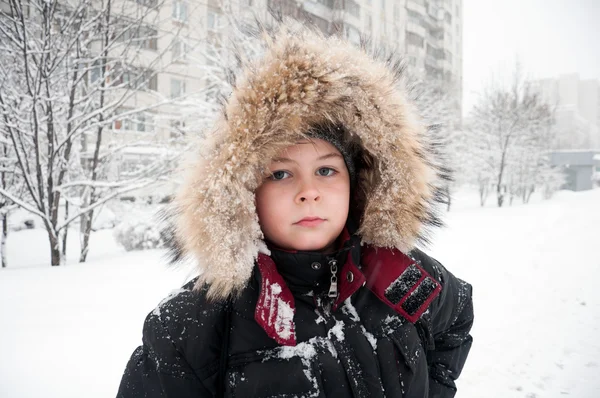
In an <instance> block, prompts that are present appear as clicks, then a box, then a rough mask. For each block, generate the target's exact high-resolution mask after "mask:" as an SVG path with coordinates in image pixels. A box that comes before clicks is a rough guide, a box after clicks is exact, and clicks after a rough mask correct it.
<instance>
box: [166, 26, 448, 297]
mask: <svg viewBox="0 0 600 398" xmlns="http://www.w3.org/2000/svg"><path fill="white" fill-rule="evenodd" d="M258 35H259V36H260V38H261V40H262V41H263V46H264V53H263V56H262V57H261V58H260V59H258V60H254V61H249V60H244V61H242V65H241V68H240V70H241V71H242V73H241V75H240V76H239V77H238V79H237V83H236V84H235V85H234V88H233V92H232V94H231V96H230V97H229V98H228V99H227V101H226V103H225V104H224V109H223V112H222V114H221V116H220V117H219V118H218V120H217V121H216V123H215V125H214V127H213V129H212V131H211V133H210V134H208V135H207V138H206V139H205V140H204V141H203V142H202V144H201V147H202V148H201V152H202V154H197V155H196V159H195V164H194V165H193V166H192V167H191V169H190V172H189V174H188V176H187V179H186V180H185V182H184V184H183V186H182V187H181V190H180V192H179V193H178V195H177V196H176V198H175V202H174V205H175V208H174V216H175V221H174V227H175V230H174V231H173V232H174V239H175V241H176V242H177V247H178V249H177V250H178V251H177V253H174V255H175V257H177V258H183V257H192V258H194V260H195V261H196V262H197V264H198V267H199V271H200V278H199V279H198V282H197V285H196V288H198V289H200V288H201V287H203V286H205V285H207V287H208V296H209V298H212V299H224V298H227V297H230V296H232V295H236V294H238V293H239V292H240V291H241V290H242V289H243V288H244V287H245V286H246V284H247V282H248V280H249V279H250V276H251V274H252V270H253V268H254V265H255V261H256V259H257V257H258V254H259V252H262V253H266V254H268V250H267V248H266V245H265V244H264V241H263V234H262V232H261V229H260V226H259V222H258V217H257V214H256V208H255V197H254V191H255V190H256V188H257V187H258V186H259V184H260V183H261V181H262V179H263V178H264V174H263V173H264V170H266V168H267V165H268V164H269V161H270V159H272V158H273V157H274V156H276V155H277V154H278V153H279V152H280V151H281V150H282V149H284V148H285V147H287V146H290V145H294V144H295V143H296V142H297V141H298V140H299V139H301V138H302V137H303V134H304V133H305V132H306V131H307V130H308V129H310V127H312V126H315V125H321V124H323V123H333V124H337V125H342V126H343V127H344V129H345V133H344V134H346V137H344V139H347V140H351V141H353V142H356V143H357V144H358V145H360V148H361V164H362V167H361V168H360V169H359V180H358V185H357V193H356V194H357V195H358V196H359V198H360V200H358V203H360V212H359V214H360V216H359V219H360V226H359V230H358V232H357V233H358V234H359V235H360V237H361V239H362V243H363V244H370V245H373V246H377V247H388V248H396V249H399V250H400V251H402V252H404V253H408V252H409V251H411V250H412V249H413V248H414V246H415V244H416V243H417V242H418V241H422V240H426V236H427V233H426V232H427V231H426V230H427V227H428V226H431V225H439V224H440V222H439V220H438V218H437V217H436V215H435V211H434V208H435V206H434V202H435V201H436V200H437V199H439V197H440V196H439V194H438V190H437V188H436V181H439V179H440V177H441V178H444V177H445V174H446V172H445V171H444V169H443V168H440V167H439V166H438V165H436V163H435V162H434V156H433V155H434V151H433V150H432V149H433V145H431V143H428V142H427V139H426V136H427V134H426V133H427V131H426V128H425V127H424V126H423V125H422V123H421V122H420V120H419V118H418V116H417V115H416V113H415V110H414V109H413V106H412V105H411V103H410V102H409V100H408V94H407V92H406V91H405V89H403V88H402V87H403V84H402V83H403V77H404V68H403V64H402V62H401V60H400V59H397V58H395V56H391V57H387V58H386V57H385V55H383V54H379V55H374V54H370V53H368V52H367V51H365V50H364V49H359V48H356V47H354V46H353V45H351V44H350V43H348V42H345V41H343V40H340V39H338V38H334V37H331V38H325V37H324V36H323V35H321V34H320V33H319V32H316V31H314V30H311V29H309V28H307V27H304V26H301V25H297V24H294V23H291V24H281V25H280V26H279V27H278V28H277V29H275V30H267V29H260V32H258ZM239 59H242V57H241V56H240V57H239ZM199 152H200V151H199Z"/></svg>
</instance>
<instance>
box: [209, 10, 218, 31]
mask: <svg viewBox="0 0 600 398" xmlns="http://www.w3.org/2000/svg"><path fill="white" fill-rule="evenodd" d="M206 17H207V22H206V28H207V29H208V30H217V29H218V28H219V14H217V13H216V12H214V11H209V12H208V14H207V16H206Z"/></svg>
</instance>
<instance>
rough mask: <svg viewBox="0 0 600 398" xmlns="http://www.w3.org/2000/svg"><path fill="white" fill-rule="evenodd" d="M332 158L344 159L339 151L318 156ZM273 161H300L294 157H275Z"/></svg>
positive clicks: (325, 158)
mask: <svg viewBox="0 0 600 398" xmlns="http://www.w3.org/2000/svg"><path fill="white" fill-rule="evenodd" d="M331 158H340V159H343V157H342V155H340V154H339V153H335V152H331V153H328V154H326V155H323V156H319V157H318V158H317V160H327V159H331ZM273 162H278V163H296V164H297V163H298V162H296V161H295V160H294V159H290V158H286V157H277V158H273Z"/></svg>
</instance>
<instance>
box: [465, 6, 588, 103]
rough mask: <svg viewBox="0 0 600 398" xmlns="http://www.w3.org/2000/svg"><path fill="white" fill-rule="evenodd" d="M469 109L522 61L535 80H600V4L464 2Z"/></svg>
mask: <svg viewBox="0 0 600 398" xmlns="http://www.w3.org/2000/svg"><path fill="white" fill-rule="evenodd" d="M463 18H464V27H463V105H464V106H463V110H464V113H465V114H466V113H467V112H468V110H469V109H470V108H471V107H472V105H473V103H474V102H475V101H476V100H477V92H478V91H480V90H481V88H482V87H483V86H485V84H486V82H487V81H489V79H490V76H492V75H499V76H506V75H507V74H508V72H510V70H511V69H512V67H513V66H514V64H515V59H516V58H517V57H518V59H519V61H520V62H521V64H522V65H523V69H524V72H526V74H527V75H528V76H530V77H532V78H544V77H558V76H559V75H560V74H564V73H579V75H580V78H582V79H589V78H595V79H600V27H599V25H600V0H463Z"/></svg>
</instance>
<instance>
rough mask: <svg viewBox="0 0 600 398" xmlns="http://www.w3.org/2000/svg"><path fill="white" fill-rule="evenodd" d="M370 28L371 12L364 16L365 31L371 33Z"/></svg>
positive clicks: (371, 22)
mask: <svg viewBox="0 0 600 398" xmlns="http://www.w3.org/2000/svg"><path fill="white" fill-rule="evenodd" d="M372 29H373V19H372V18H371V14H367V15H366V16H365V31H366V32H367V33H371V30H372Z"/></svg>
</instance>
